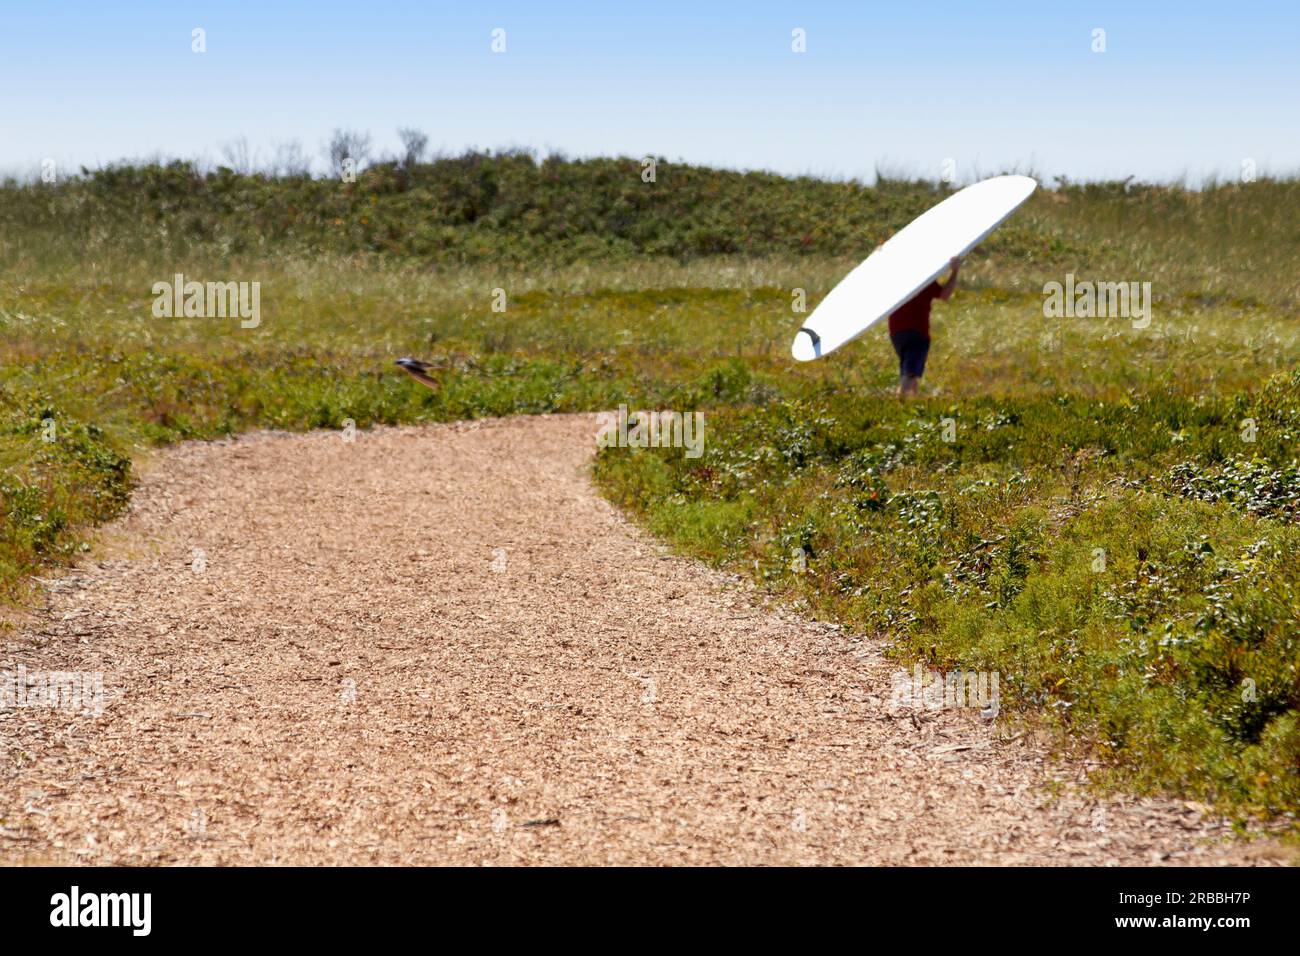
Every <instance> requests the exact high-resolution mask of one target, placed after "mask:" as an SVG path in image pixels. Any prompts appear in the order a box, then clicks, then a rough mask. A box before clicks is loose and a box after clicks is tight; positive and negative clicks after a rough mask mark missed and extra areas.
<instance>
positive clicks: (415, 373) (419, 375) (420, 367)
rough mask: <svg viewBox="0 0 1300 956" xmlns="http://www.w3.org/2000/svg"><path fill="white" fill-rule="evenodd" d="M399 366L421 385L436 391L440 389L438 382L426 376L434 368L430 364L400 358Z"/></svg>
mask: <svg viewBox="0 0 1300 956" xmlns="http://www.w3.org/2000/svg"><path fill="white" fill-rule="evenodd" d="M397 364H398V365H400V366H401V367H402V370H403V371H404V372H406V374H407V375H409V376H411V378H413V379H415V380H416V381H417V382H419V383H420V384H421V385H427V386H428V387H429V388H431V389H434V390H435V391H436V390H437V389H438V380H437V379H436V378H431V377H430V376H429V375H427V374H425V373H427V372H428V371H429V369H431V368H433V366H432V365H430V364H429V363H428V362H421V361H420V360H419V359H413V358H399V359H398V360H397Z"/></svg>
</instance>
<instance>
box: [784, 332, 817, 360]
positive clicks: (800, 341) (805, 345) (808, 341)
mask: <svg viewBox="0 0 1300 956" xmlns="http://www.w3.org/2000/svg"><path fill="white" fill-rule="evenodd" d="M790 354H791V355H793V356H794V359H795V361H796V362H811V361H812V360H813V359H815V358H820V357H821V354H822V340H821V337H820V336H819V335H818V334H817V333H816V332H814V331H813V330H812V329H800V330H799V331H798V333H796V335H795V337H794V345H792V346H790Z"/></svg>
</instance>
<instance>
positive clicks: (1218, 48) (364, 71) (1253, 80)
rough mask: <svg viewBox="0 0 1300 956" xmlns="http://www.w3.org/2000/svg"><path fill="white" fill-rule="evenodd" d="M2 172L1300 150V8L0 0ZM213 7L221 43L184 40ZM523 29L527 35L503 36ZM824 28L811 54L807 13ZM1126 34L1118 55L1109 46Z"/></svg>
mask: <svg viewBox="0 0 1300 956" xmlns="http://www.w3.org/2000/svg"><path fill="white" fill-rule="evenodd" d="M0 23H3V27H2V28H0V83H2V84H3V88H4V89H5V90H6V91H8V94H9V95H8V98H7V100H6V102H5V104H4V106H3V107H0V170H4V171H7V172H25V171H29V170H31V169H33V168H35V167H36V166H38V164H39V163H40V162H41V160H42V159H44V158H46V157H50V158H54V159H55V160H56V161H57V162H59V163H60V164H63V165H65V166H66V165H68V164H87V165H97V164H99V163H103V162H108V161H112V160H115V159H120V158H123V157H138V156H145V155H151V154H154V153H160V152H161V153H163V154H166V155H176V156H186V157H191V156H201V155H207V156H208V157H210V158H213V159H215V158H217V157H219V156H220V152H221V147H222V145H223V144H224V143H226V142H228V141H230V140H231V139H233V138H235V137H238V136H245V137H247V139H248V140H249V142H250V144H251V145H253V146H254V147H257V148H260V149H262V150H263V151H264V152H266V153H269V152H270V151H271V150H272V149H273V148H274V146H275V145H276V144H277V143H280V142H284V141H287V140H294V139H296V140H299V141H300V142H301V143H302V145H303V147H304V149H305V150H306V151H308V152H309V153H311V154H312V155H313V156H318V154H319V151H320V146H321V143H322V142H323V140H324V139H325V137H326V136H327V135H328V133H329V131H330V130H331V129H332V128H333V127H336V126H347V127H354V128H357V129H362V130H369V131H370V132H371V133H372V134H373V135H374V139H375V143H376V145H377V146H378V147H380V148H382V149H388V148H393V147H395V146H396V136H395V132H394V131H395V129H396V127H398V126H418V127H421V128H423V129H424V130H426V131H427V132H428V133H429V136H430V140H431V143H432V145H433V146H434V147H435V148H440V149H443V150H450V151H457V150H460V149H463V148H466V147H471V146H476V147H489V148H497V147H502V146H525V147H531V148H535V149H538V150H541V151H552V150H560V151H563V152H566V153H568V154H570V155H581V156H585V155H602V154H603V155H608V154H628V155H636V156H640V155H645V154H647V153H654V154H656V155H662V156H666V157H668V158H669V159H670V160H677V159H682V160H687V161H691V162H699V163H712V164H717V165H723V166H730V167H736V168H746V169H755V168H757V169H772V170H777V171H780V172H786V173H813V174H817V175H830V176H856V177H860V178H867V179H869V178H870V177H871V175H872V171H873V170H874V169H875V168H876V167H877V166H878V165H883V166H885V167H888V168H892V169H897V170H905V171H910V172H913V173H917V174H920V175H926V176H935V175H937V174H938V172H939V169H940V166H941V164H942V163H943V161H944V160H945V159H947V158H951V159H952V160H954V162H955V164H956V169H957V174H958V178H959V179H963V180H965V179H971V178H973V177H975V176H976V175H978V174H988V173H991V172H996V171H998V170H1001V169H1004V168H1009V167H1011V166H1018V167H1019V168H1021V169H1025V168H1028V167H1032V168H1033V169H1034V170H1037V171H1038V172H1040V173H1042V174H1044V175H1047V176H1051V175H1056V174H1065V175H1068V176H1070V177H1071V178H1075V179H1082V178H1099V177H1115V176H1126V175H1129V174H1135V175H1137V176H1139V177H1140V178H1146V179H1171V178H1178V177H1181V176H1183V175H1187V176H1188V177H1189V178H1191V179H1192V180H1193V181H1195V180H1196V179H1198V178H1199V177H1200V176H1202V175H1204V174H1206V173H1210V172H1218V173H1219V174H1221V175H1227V176H1235V175H1237V173H1238V171H1239V170H1240V167H1241V163H1242V161H1243V160H1245V159H1251V160H1253V161H1254V162H1255V163H1256V165H1257V167H1258V168H1259V170H1260V171H1261V172H1264V171H1274V172H1290V171H1296V170H1300V55H1298V54H1300V4H1297V3H1295V2H1294V0H1292V2H1289V3H1283V2H1272V0H1263V2H1251V3H1243V4H1239V5H1226V4H1223V3H1214V4H1211V3H1204V2H1195V0H1193V2H1184V3H1163V2H1161V3H1132V2H1126V3H1060V2H1045V0H1039V2H1035V3H1003V4H991V3H990V4H981V3H945V2H925V3H900V2H891V3H874V2H860V3H823V4H817V3H765V2H737V3H717V4H709V3H704V2H695V3H678V2H672V0H666V2H662V0H656V2H647V3H643V4H637V3H633V2H619V3H611V4H599V5H598V4H595V3H575V4H564V3H556V4H543V3H537V2H532V3H493V2H490V0H489V2H473V3H469V2H465V3H440V2H428V0H426V2H422V3H407V2H392V3H385V2H382V0H373V2H369V3H362V2H355V0H354V2H348V3H339V2H332V0H316V2H311V3H297V2H288V3H280V2H272V0H262V2H258V3H249V2H243V0H230V2H223V3H186V2H175V0H173V2H167V3H153V2H133V3H129V4H113V3H105V2H103V0H98V2H87V0H71V2H61V3H39V2H31V3H16V2H13V0H8V2H6V3H4V5H3V7H2V8H0ZM195 27H202V28H203V29H204V30H206V34H207V52H206V53H203V54H195V53H193V52H191V49H190V47H191V30H193V29H194V28H195ZM497 27H500V28H503V29H504V30H505V31H506V52H505V53H504V54H493V53H492V52H491V50H490V42H491V31H492V30H493V29H494V28H497ZM796 27H799V28H803V29H804V30H806V31H807V48H808V49H807V52H806V53H802V54H796V53H793V52H792V51H791V48H790V45H791V31H792V30H793V29H794V28H796ZM1095 28H1102V29H1104V30H1105V31H1106V52H1105V53H1094V52H1092V50H1091V44H1092V31H1093V30H1094V29H1095Z"/></svg>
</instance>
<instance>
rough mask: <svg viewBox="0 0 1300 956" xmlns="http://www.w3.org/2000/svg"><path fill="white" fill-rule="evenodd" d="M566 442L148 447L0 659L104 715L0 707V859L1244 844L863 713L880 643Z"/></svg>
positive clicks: (954, 856) (886, 685) (1054, 859)
mask: <svg viewBox="0 0 1300 956" xmlns="http://www.w3.org/2000/svg"><path fill="white" fill-rule="evenodd" d="M594 432H595V425H594V420H593V419H592V418H590V417H585V416H563V417H561V416H553V417H537V418H521V419H510V420H504V421H493V422H482V423H472V424H457V425H447V426H436V427H429V428H406V429H380V430H377V431H374V432H368V433H359V434H357V436H356V440H355V441H354V442H353V443H350V444H349V443H346V442H345V441H343V439H342V436H341V434H340V433H338V432H328V433H326V432H320V433H313V434H309V435H296V436H294V435H280V434H256V435H250V436H246V437H242V438H239V439H237V440H233V441H225V442H217V443H208V444H199V443H193V444H187V445H184V446H180V447H177V448H174V449H171V450H168V451H166V452H164V453H162V454H161V455H160V456H159V457H158V459H157V460H156V461H155V462H153V463H152V464H151V465H150V466H149V468H148V469H147V470H146V473H145V475H144V478H143V481H142V484H141V487H140V489H139V491H138V493H137V495H136V498H135V500H134V503H133V505H132V508H131V511H130V513H129V515H128V516H127V517H126V518H125V519H124V520H123V521H122V522H119V523H118V524H117V525H114V526H111V527H110V528H109V529H107V530H106V532H105V535H104V537H105V544H104V546H103V550H104V552H105V554H104V555H103V556H102V559H101V560H98V561H90V562H87V565H86V567H84V568H82V569H81V570H79V571H77V572H75V573H71V574H68V575H64V576H61V577H59V578H57V579H55V580H53V581H51V582H49V584H50V591H49V604H48V607H47V608H46V609H45V610H44V611H42V612H40V613H38V614H35V615H33V616H32V617H31V618H29V619H28V620H26V621H25V622H23V623H22V625H21V626H20V627H19V629H18V632H17V633H16V634H13V633H11V635H10V636H9V637H8V638H7V645H5V646H3V650H4V653H3V654H2V655H0V670H8V671H14V670H15V669H16V668H17V666H18V665H20V664H21V665H23V666H24V668H25V669H26V671H27V672H28V673H29V674H32V673H40V672H48V671H75V672H102V673H103V674H104V681H105V687H106V695H107V700H106V702H105V706H104V708H103V711H102V713H101V714H99V715H95V714H87V713H80V712H70V711H69V710H67V709H54V708H50V707H27V708H19V709H9V710H5V711H0V862H4V863H20V862H84V863H100V864H109V863H125V864H171V863H237V864H249V863H259V864H269V863H281V864H290V863H311V864H314V863H356V864H369V863H422V864H431V863H454V864H478V863H497V864H511V863H868V864H872V863H888V864H896V863H912V864H922V863H1008V864H1010V863H1046V864H1051V863H1088V864H1101V863H1108V862H1118V863H1124V864H1128V863H1140V864H1145V863H1151V862H1158V861H1166V862H1173V863H1218V862H1255V861H1257V860H1258V859H1259V858H1260V856H1261V854H1260V852H1259V851H1258V850H1257V849H1256V850H1252V849H1251V848H1249V847H1244V846H1242V845H1240V844H1237V845H1230V844H1225V843H1224V842H1223V841H1222V839H1221V838H1222V837H1223V836H1224V834H1225V832H1226V831H1225V830H1224V828H1223V827H1222V826H1221V825H1219V824H1218V823H1217V822H1216V821H1210V820H1205V819H1202V818H1200V817H1199V816H1198V815H1197V814H1196V813H1195V812H1194V811H1192V810H1189V809H1188V808H1187V807H1185V806H1184V805H1182V804H1180V803H1176V802H1169V801H1156V800H1144V801H1139V800H1132V799H1114V800H1108V801H1105V802H1097V801H1096V800H1093V799H1090V798H1086V797H1084V796H1080V795H1078V794H1079V791H1078V790H1077V789H1076V788H1074V787H1072V786H1069V785H1067V786H1064V787H1062V786H1060V785H1059V784H1058V783H1056V782H1055V781H1060V780H1065V779H1072V778H1073V776H1074V772H1066V771H1064V770H1062V769H1061V768H1060V767H1057V766H1054V765H1053V764H1052V763H1051V762H1050V761H1046V760H1045V759H1044V758H1043V757H1042V755H1041V751H1040V750H1039V749H1037V748H1036V747H1035V746H1033V745H1027V743H1026V741H1025V740H1023V739H1021V740H1019V741H1013V742H1005V741H1000V740H998V739H996V737H995V733H994V731H993V730H992V729H991V728H990V726H989V725H988V722H986V721H982V720H981V719H980V718H979V717H978V716H977V715H975V714H974V713H972V712H971V711H969V710H963V711H956V710H948V711H942V712H924V711H922V712H920V713H909V712H891V709H890V708H889V706H888V701H889V689H890V675H891V674H892V673H893V672H894V671H895V670H897V667H896V666H895V665H893V664H891V663H889V662H887V661H885V660H884V658H883V657H882V656H881V655H880V652H879V649H878V648H876V647H874V646H873V645H871V644H869V643H864V642H862V641H860V640H858V639H854V638H850V637H846V636H845V635H843V634H841V633H839V632H838V631H837V630H835V629H834V628H831V627H828V626H827V625H824V624H818V623H815V622H809V621H806V620H801V619H799V618H798V617H796V616H795V615H793V614H789V613H784V612H781V611H779V610H773V609H765V608H763V607H762V606H760V604H759V603H758V599H757V598H756V596H755V594H754V593H753V592H752V591H749V590H748V589H747V588H746V587H745V586H743V585H741V584H740V583H738V582H737V581H735V580H733V579H731V578H729V577H727V576H725V575H722V574H718V573H715V572H712V571H710V570H708V569H705V568H703V567H700V566H698V565H696V564H693V563H691V562H689V561H685V560H682V559H678V558H671V557H668V556H667V555H666V554H665V552H664V551H663V549H662V548H661V547H660V546H659V545H657V544H656V543H655V542H654V541H652V540H650V539H649V538H648V537H647V536H646V535H644V534H642V533H641V532H639V531H638V530H637V529H635V528H633V527H631V526H630V525H629V524H628V523H627V522H625V521H624V520H623V519H622V518H620V517H619V516H618V515H617V514H616V513H615V512H614V511H613V509H612V508H611V507H610V506H609V505H608V504H607V503H605V502H604V501H603V500H602V499H600V498H599V497H598V496H597V495H596V493H595V492H594V491H593V489H592V488H591V486H590V484H589V482H588V480H587V477H586V471H585V465H586V461H587V458H588V456H589V455H590V453H591V450H592V444H593V443H592V441H591V436H592V435H593V434H594ZM199 552H202V555H201V556H200V554H199ZM199 558H201V560H198V561H197V562H196V559H199Z"/></svg>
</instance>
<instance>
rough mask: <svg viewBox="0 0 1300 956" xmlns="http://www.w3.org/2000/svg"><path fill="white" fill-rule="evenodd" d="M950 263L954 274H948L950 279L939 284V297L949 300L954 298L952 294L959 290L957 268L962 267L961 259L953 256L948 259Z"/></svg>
mask: <svg viewBox="0 0 1300 956" xmlns="http://www.w3.org/2000/svg"><path fill="white" fill-rule="evenodd" d="M948 265H950V266H952V274H951V275H950V276H948V281H947V282H945V283H943V284H942V285H940V286H939V298H941V299H943V301H945V302H947V301H948V300H949V299H951V298H952V294H953V293H954V292H956V291H957V270H958V269H960V268H961V260H960V259H958V258H957V257H956V256H953V257H952V258H951V259H949V260H948Z"/></svg>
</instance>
